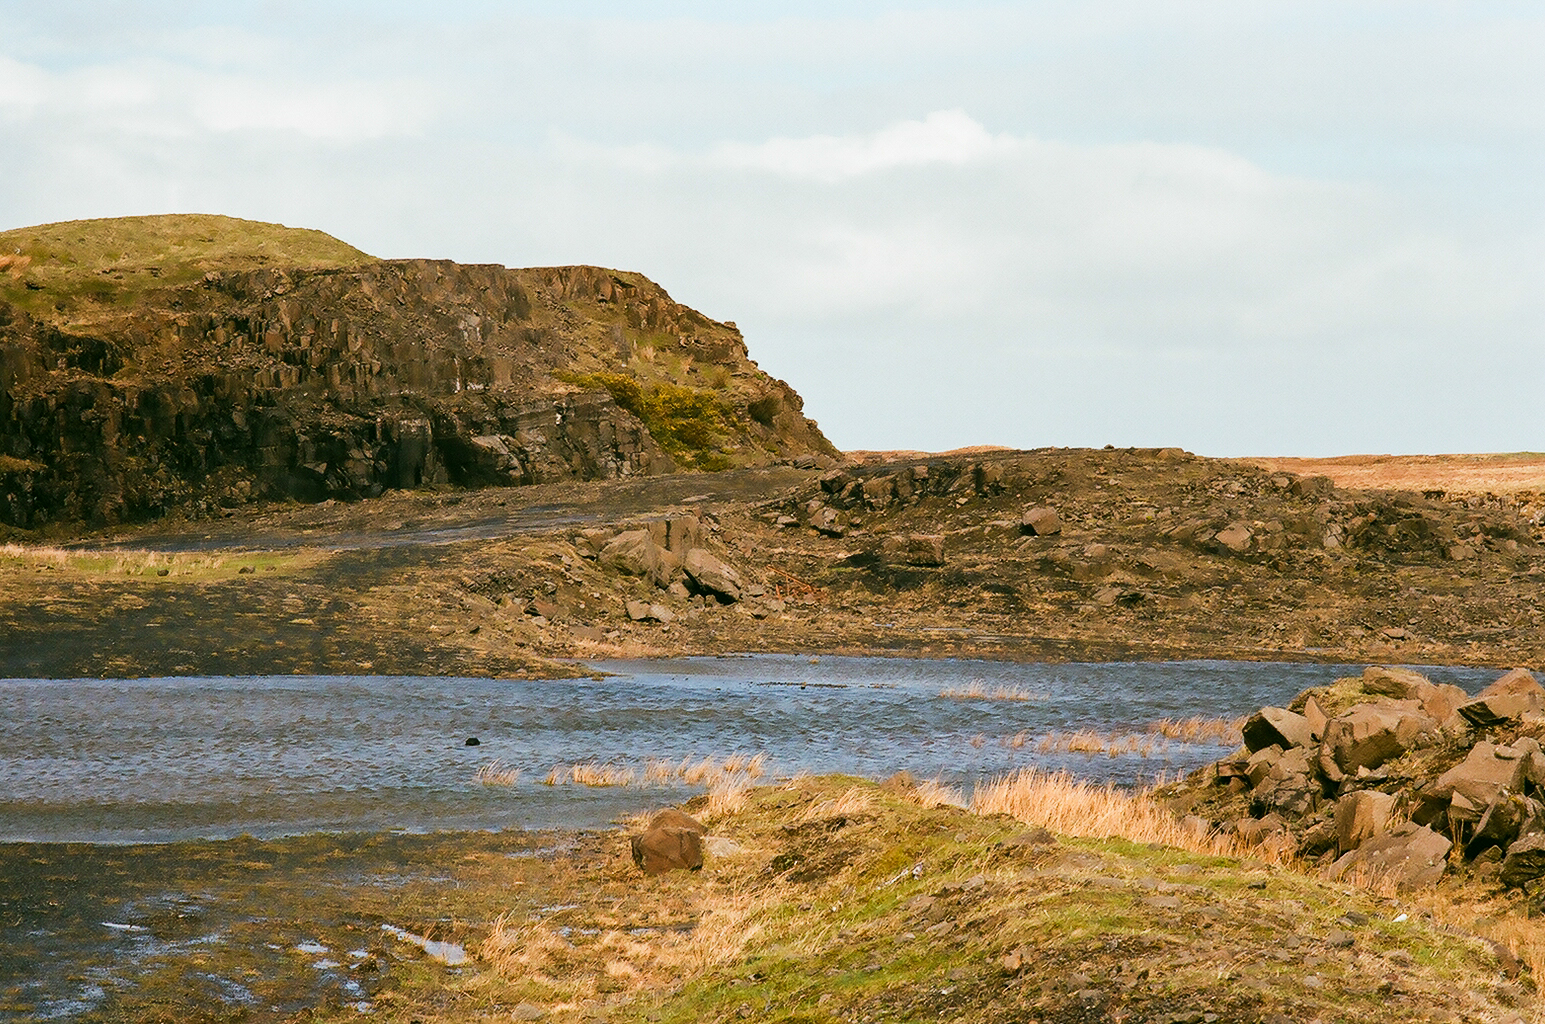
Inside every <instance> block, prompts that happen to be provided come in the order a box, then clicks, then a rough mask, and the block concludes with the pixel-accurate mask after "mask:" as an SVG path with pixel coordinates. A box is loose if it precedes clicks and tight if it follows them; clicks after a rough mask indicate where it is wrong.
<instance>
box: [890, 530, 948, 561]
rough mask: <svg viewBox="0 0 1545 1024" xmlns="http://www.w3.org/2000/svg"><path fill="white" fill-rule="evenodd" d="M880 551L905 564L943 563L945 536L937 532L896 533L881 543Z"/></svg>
mask: <svg viewBox="0 0 1545 1024" xmlns="http://www.w3.org/2000/svg"><path fill="white" fill-rule="evenodd" d="M880 553H881V554H883V555H884V556H885V557H886V558H888V559H890V560H891V561H893V562H901V563H903V564H905V565H923V566H936V565H943V564H944V537H943V536H942V535H941V534H936V533H933V534H930V533H903V534H895V535H892V536H890V537H886V538H885V540H884V541H883V542H882V543H881V545H880Z"/></svg>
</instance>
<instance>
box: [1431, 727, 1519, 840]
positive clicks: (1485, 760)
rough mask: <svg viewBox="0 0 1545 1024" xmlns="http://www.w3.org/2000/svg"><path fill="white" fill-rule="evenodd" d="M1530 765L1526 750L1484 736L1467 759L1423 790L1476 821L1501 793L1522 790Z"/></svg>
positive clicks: (1459, 815) (1462, 816) (1461, 817)
mask: <svg viewBox="0 0 1545 1024" xmlns="http://www.w3.org/2000/svg"><path fill="white" fill-rule="evenodd" d="M1529 767H1530V760H1529V759H1528V758H1527V757H1526V756H1525V752H1524V751H1521V750H1519V749H1517V748H1516V747H1498V746H1496V745H1495V744H1492V743H1487V742H1486V741H1484V740H1482V741H1481V742H1480V743H1477V744H1476V745H1475V746H1473V747H1471V748H1470V753H1469V754H1467V755H1466V756H1465V759H1464V760H1463V761H1461V762H1459V763H1458V764H1456V765H1454V767H1452V768H1450V769H1449V770H1448V771H1446V772H1444V773H1443V774H1442V775H1440V776H1438V778H1437V781H1435V782H1433V783H1432V784H1431V785H1430V786H1428V787H1427V788H1426V789H1424V790H1422V798H1423V799H1424V800H1428V801H1439V802H1442V801H1447V802H1448V803H1449V816H1450V817H1451V818H1457V819H1458V820H1469V821H1476V820H1478V819H1479V818H1480V817H1481V815H1482V814H1483V813H1485V810H1486V808H1487V807H1489V806H1490V805H1491V803H1492V801H1493V800H1495V799H1496V798H1497V796H1498V795H1499V794H1500V793H1502V792H1504V791H1507V792H1517V791H1518V788H1519V784H1520V783H1521V782H1522V781H1523V777H1524V772H1525V771H1526V770H1527V769H1528V768H1529Z"/></svg>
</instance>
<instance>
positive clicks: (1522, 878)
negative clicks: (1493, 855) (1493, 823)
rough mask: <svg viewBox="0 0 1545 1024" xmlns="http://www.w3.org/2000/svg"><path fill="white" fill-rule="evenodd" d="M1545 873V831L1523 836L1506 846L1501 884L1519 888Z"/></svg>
mask: <svg viewBox="0 0 1545 1024" xmlns="http://www.w3.org/2000/svg"><path fill="white" fill-rule="evenodd" d="M1541 875H1545V833H1542V832H1536V833H1534V834H1533V835H1527V836H1524V837H1523V838H1522V839H1519V840H1518V841H1517V842H1516V843H1514V844H1513V845H1511V846H1509V847H1508V848H1507V855H1506V856H1505V857H1503V858H1502V873H1501V876H1500V877H1501V879H1502V884H1503V885H1506V886H1508V887H1510V888H1515V889H1516V888H1519V887H1520V886H1522V885H1523V884H1524V883H1525V882H1532V881H1534V880H1535V879H1536V878H1539V877H1540V876H1541Z"/></svg>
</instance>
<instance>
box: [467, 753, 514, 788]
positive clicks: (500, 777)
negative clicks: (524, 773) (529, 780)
mask: <svg viewBox="0 0 1545 1024" xmlns="http://www.w3.org/2000/svg"><path fill="white" fill-rule="evenodd" d="M475 778H476V779H477V781H478V782H479V783H481V784H482V785H485V786H513V785H515V784H516V783H518V782H520V769H519V768H514V767H511V766H510V765H507V764H505V763H504V762H503V761H501V760H499V759H498V758H495V759H494V760H492V761H489V762H488V763H487V764H485V765H483V767H481V768H479V769H478V770H477V775H476V776H475Z"/></svg>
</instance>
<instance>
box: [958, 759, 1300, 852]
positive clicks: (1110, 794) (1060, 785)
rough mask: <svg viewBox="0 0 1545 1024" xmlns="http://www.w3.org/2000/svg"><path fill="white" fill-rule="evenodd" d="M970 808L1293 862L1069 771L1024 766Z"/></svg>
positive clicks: (974, 798)
mask: <svg viewBox="0 0 1545 1024" xmlns="http://www.w3.org/2000/svg"><path fill="white" fill-rule="evenodd" d="M970 809H971V810H972V811H973V812H974V813H976V814H1007V815H1009V816H1010V817H1014V818H1018V819H1019V820H1020V821H1024V822H1028V823H1030V824H1032V825H1040V826H1041V827H1043V828H1047V829H1050V830H1051V831H1053V832H1060V833H1062V834H1063V835H1070V836H1084V837H1086V838H1091V839H1109V838H1116V837H1119V838H1125V839H1130V840H1132V841H1133V842H1138V843H1162V844H1164V845H1166V846H1175V847H1179V848H1180V849H1182V850H1190V851H1191V852H1193V853H1203V854H1208V855H1212V856H1227V857H1237V856H1244V855H1246V854H1248V855H1250V856H1253V857H1257V858H1260V859H1262V860H1267V861H1270V862H1273V863H1279V864H1283V865H1285V866H1287V865H1291V863H1292V861H1293V858H1292V855H1291V854H1290V853H1288V852H1287V851H1285V850H1280V849H1275V848H1272V847H1271V846H1269V845H1266V846H1250V847H1247V846H1245V845H1244V844H1243V843H1241V842H1240V841H1239V840H1237V839H1235V838H1234V837H1232V836H1225V835H1222V834H1221V833H1217V832H1212V833H1208V834H1206V835H1199V834H1198V833H1196V832H1194V831H1191V830H1189V829H1186V828H1185V827H1183V826H1182V825H1181V823H1180V821H1179V819H1177V818H1176V817H1175V815H1174V814H1173V813H1172V812H1171V811H1170V810H1169V808H1167V807H1165V806H1164V805H1163V804H1162V803H1160V802H1159V801H1158V800H1156V799H1154V798H1153V795H1152V793H1151V791H1149V790H1139V791H1135V792H1127V791H1124V790H1120V789H1117V788H1116V787H1115V786H1114V785H1111V784H1107V785H1104V786H1100V785H1096V784H1094V783H1092V782H1085V781H1081V780H1079V779H1075V778H1074V777H1073V776H1072V775H1071V774H1069V773H1068V772H1041V771H1035V770H1033V769H1027V770H1024V771H1019V772H1014V773H1012V774H1009V775H1005V776H1002V777H1000V778H997V779H994V780H992V781H991V782H988V783H985V784H981V785H978V786H977V787H976V791H975V792H974V793H973V794H972V795H971V803H970Z"/></svg>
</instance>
